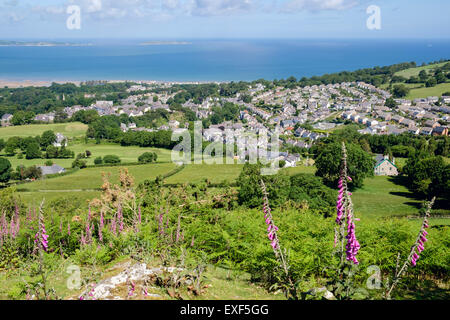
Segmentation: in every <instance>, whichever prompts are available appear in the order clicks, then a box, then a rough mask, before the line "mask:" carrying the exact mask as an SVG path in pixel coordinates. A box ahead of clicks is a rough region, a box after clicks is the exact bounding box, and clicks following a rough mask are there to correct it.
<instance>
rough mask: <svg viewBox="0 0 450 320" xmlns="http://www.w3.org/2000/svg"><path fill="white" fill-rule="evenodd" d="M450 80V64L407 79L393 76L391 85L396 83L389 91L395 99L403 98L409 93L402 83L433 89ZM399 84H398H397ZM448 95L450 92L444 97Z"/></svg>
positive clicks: (422, 71)
mask: <svg viewBox="0 0 450 320" xmlns="http://www.w3.org/2000/svg"><path fill="white" fill-rule="evenodd" d="M449 80H450V62H448V63H446V64H444V65H443V66H441V67H437V68H435V69H433V70H430V71H426V70H421V71H420V72H419V74H418V76H411V77H409V78H406V77H403V76H393V77H392V79H391V84H392V83H397V84H396V85H394V86H393V87H392V88H391V91H392V93H393V95H394V97H396V98H402V97H405V96H406V95H407V94H408V93H409V90H410V89H409V88H408V87H407V86H406V85H404V84H402V83H417V84H423V85H424V86H425V87H427V88H429V87H434V86H436V85H438V84H441V83H445V82H447V81H449ZM398 83H400V84H398ZM447 94H450V92H447V93H445V94H444V95H447Z"/></svg>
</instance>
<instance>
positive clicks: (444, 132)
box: [431, 126, 448, 136]
mask: <svg viewBox="0 0 450 320" xmlns="http://www.w3.org/2000/svg"><path fill="white" fill-rule="evenodd" d="M431 134H432V135H433V136H448V128H447V127H444V126H442V127H436V128H434V129H433V131H432V132H431Z"/></svg>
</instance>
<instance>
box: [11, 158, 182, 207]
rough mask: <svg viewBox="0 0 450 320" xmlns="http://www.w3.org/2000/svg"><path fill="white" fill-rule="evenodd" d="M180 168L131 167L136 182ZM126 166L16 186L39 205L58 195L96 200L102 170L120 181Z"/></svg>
mask: <svg viewBox="0 0 450 320" xmlns="http://www.w3.org/2000/svg"><path fill="white" fill-rule="evenodd" d="M175 167H176V165H175V164H173V163H156V164H147V165H138V166H129V167H127V168H128V170H129V172H130V173H131V174H132V175H133V177H134V178H135V182H136V183H140V182H143V181H144V180H147V179H151V180H152V179H155V178H156V177H157V176H158V175H162V174H165V173H168V172H170V171H171V170H173V169H174V168H175ZM120 168H123V167H99V168H86V169H82V170H79V171H77V172H75V173H73V174H68V175H65V176H61V177H57V178H51V179H43V180H38V181H34V182H30V183H25V184H20V185H17V186H16V188H17V190H18V191H19V192H20V195H21V196H22V198H23V199H24V200H25V202H26V203H29V204H32V205H36V204H38V203H39V202H41V201H42V199H44V198H45V199H46V201H51V200H53V199H56V198H58V197H67V196H71V197H78V198H79V199H82V200H85V199H92V198H94V197H96V196H98V195H99V193H100V192H99V191H98V190H96V189H98V188H100V187H101V185H102V172H108V173H111V182H113V183H118V176H119V170H120Z"/></svg>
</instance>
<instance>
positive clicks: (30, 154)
mask: <svg viewBox="0 0 450 320" xmlns="http://www.w3.org/2000/svg"><path fill="white" fill-rule="evenodd" d="M25 157H26V158H27V159H38V158H42V152H41V149H40V147H39V144H38V143H37V142H33V143H30V144H28V146H27V150H26V155H25Z"/></svg>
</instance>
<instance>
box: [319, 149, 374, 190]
mask: <svg viewBox="0 0 450 320" xmlns="http://www.w3.org/2000/svg"><path fill="white" fill-rule="evenodd" d="M346 147H347V166H348V173H349V175H350V177H351V178H352V184H351V185H352V187H354V188H360V187H362V186H363V182H364V179H365V178H366V177H372V176H373V168H374V165H375V160H374V159H373V158H372V156H371V155H370V154H369V153H367V152H365V151H364V150H362V149H361V147H360V146H359V145H357V144H353V143H346ZM318 152H319V154H318V156H317V158H316V159H315V164H316V167H317V171H316V175H317V176H320V177H322V178H323V179H324V181H325V182H326V183H328V184H330V185H332V186H336V185H337V181H338V179H339V173H340V164H341V158H342V144H341V143H339V142H333V143H329V144H325V145H324V146H323V147H322V148H321V150H318Z"/></svg>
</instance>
